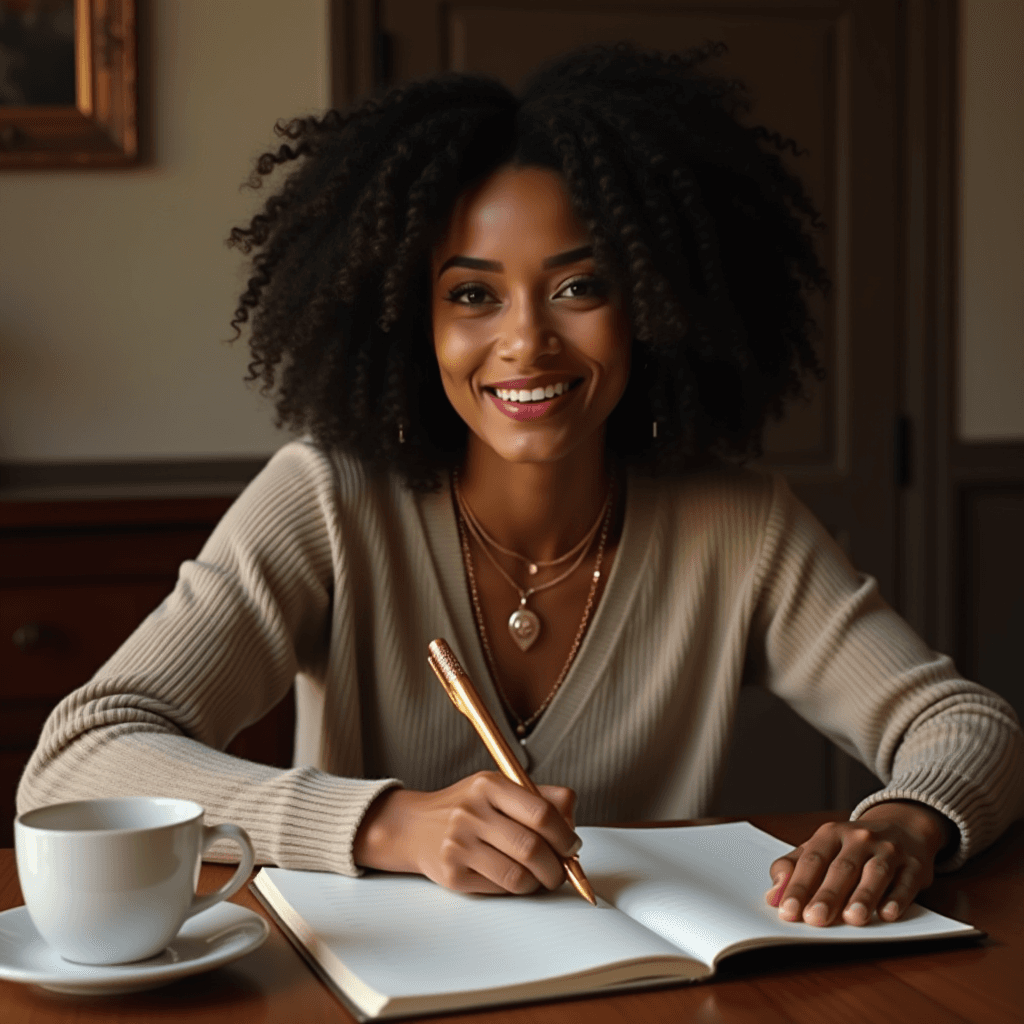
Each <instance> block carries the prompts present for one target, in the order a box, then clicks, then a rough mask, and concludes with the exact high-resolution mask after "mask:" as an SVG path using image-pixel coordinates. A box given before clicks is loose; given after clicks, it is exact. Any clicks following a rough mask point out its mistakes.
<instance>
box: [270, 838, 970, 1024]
mask: <svg viewBox="0 0 1024 1024" xmlns="http://www.w3.org/2000/svg"><path fill="white" fill-rule="evenodd" d="M578 832H579V834H580V836H581V838H582V839H583V849H582V850H581V852H580V860H581V862H582V864H583V868H584V870H585V871H586V873H587V877H588V878H589V879H590V882H591V884H592V885H593V887H594V890H595V892H596V893H597V894H598V897H599V899H598V907H597V909H595V908H594V907H592V906H590V905H589V904H588V903H585V902H584V901H583V900H582V899H580V897H579V896H578V895H577V894H576V893H575V892H574V891H573V889H572V888H571V887H570V886H569V885H564V886H562V888H561V889H560V890H558V891H557V892H553V893H548V892H545V893H542V894H539V895H536V896H527V897H495V896H465V895H460V894H457V893H452V892H449V891H448V890H446V889H443V888H441V887H440V886H437V885H435V884H434V883H432V882H429V881H427V880H426V879H424V878H421V877H418V876H409V875H368V876H366V877H363V878H344V877H341V876H339V875H331V874H322V873H319V872H308V871H287V870H284V869H282V868H264V869H263V870H262V871H261V872H260V873H259V875H257V877H256V879H255V882H254V883H253V884H254V887H255V890H256V892H257V895H259V896H260V898H261V899H262V901H263V902H264V904H265V905H267V906H268V907H269V908H270V909H271V910H272V911H273V913H274V914H275V916H276V917H277V918H278V920H279V921H280V922H281V923H282V924H283V925H284V926H285V928H286V930H287V931H289V932H290V933H291V937H292V938H293V940H294V941H295V942H296V944H297V945H298V947H299V949H300V951H301V952H303V953H304V955H305V956H306V957H307V959H308V960H309V961H310V962H311V963H312V964H313V966H314V968H315V969H316V970H317V972H318V973H319V974H320V976H321V977H323V978H324V980H325V981H327V982H328V984H330V985H332V986H333V987H334V988H335V990H336V991H338V992H339V993H340V994H341V995H342V996H343V998H345V999H346V1000H347V1001H348V1003H349V1005H350V1007H351V1008H354V1011H358V1013H359V1014H360V1015H361V1016H362V1017H363V1018H367V1017H403V1016H411V1015H415V1014H422V1013H438V1012H441V1011H445V1010H457V1009H466V1008H468V1007H479V1006H487V1005H494V1004H498V1003H512V1002H526V1001H529V1000H537V999H546V998H553V997H556V996H565V995H574V994H584V993H595V992H601V991H608V990H611V989H613V988H622V987H636V986H639V985H643V984H652V983H661V984H664V983H665V982H666V981H671V980H678V981H697V980H700V979H702V978H707V977H709V976H710V975H712V974H714V972H715V965H716V964H717V963H718V961H719V960H721V959H722V958H723V957H725V956H728V955H729V954H731V953H737V952H739V951H741V950H746V949H753V948H756V947H758V946H774V945H782V944H785V943H808V942H813V943H834V942H885V941H893V942H897V941H901V940H907V939H924V938H938V937H949V936H966V935H980V934H981V933H980V932H978V931H977V930H976V929H974V928H971V927H970V926H969V925H966V924H961V923H960V922H959V921H953V920H950V919H949V918H947V917H942V916H941V915H939V914H935V913H932V912H931V911H929V910H925V909H924V908H922V907H919V906H917V905H916V904H915V905H914V906H913V907H911V908H910V910H909V911H908V912H907V913H906V914H905V915H904V917H903V919H902V920H900V921H897V922H895V923H882V922H881V921H878V920H877V918H876V920H875V921H874V922H873V923H872V924H869V925H867V926H865V927H863V928H854V927H852V926H850V925H842V924H841V925H834V926H832V927H830V928H826V929H822V928H812V927H811V926H810V925H805V924H792V923H787V922H784V921H780V920H779V917H778V912H777V911H775V910H774V909H772V908H771V907H769V906H768V905H767V904H766V903H765V898H764V894H765V890H766V889H767V888H768V885H769V884H770V881H769V878H768V866H769V864H771V862H772V861H773V860H775V858H776V857H778V856H779V855H780V854H782V853H785V852H786V851H788V850H789V849H791V847H790V846H787V844H785V843H783V842H780V841H779V840H778V839H775V838H773V837H772V836H769V835H767V834H766V833H764V832H762V831H760V830H759V829H756V828H754V826H753V825H750V824H748V823H746V822H738V823H734V824H727V825H701V826H693V827H689V828H664V829H617V828H587V827H581V828H579V829H578Z"/></svg>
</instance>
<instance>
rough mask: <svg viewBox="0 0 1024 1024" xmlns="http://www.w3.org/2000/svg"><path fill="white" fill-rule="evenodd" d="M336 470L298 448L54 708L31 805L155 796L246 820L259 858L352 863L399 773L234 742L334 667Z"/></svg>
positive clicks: (277, 460)
mask: <svg viewBox="0 0 1024 1024" xmlns="http://www.w3.org/2000/svg"><path fill="white" fill-rule="evenodd" d="M336 495H337V486H336V482H335V479H334V472H333V468H332V466H331V464H330V462H329V460H328V459H326V458H325V457H324V456H323V455H322V454H321V453H319V452H318V451H317V450H316V449H314V448H313V447H311V446H310V445H306V444H291V445H288V446H286V447H285V448H283V449H282V450H281V451H280V452H279V453H278V454H277V455H276V456H275V457H274V458H273V459H272V460H271V461H270V463H269V464H268V466H267V467H266V468H265V469H264V470H263V472H262V473H261V474H260V475H259V476H258V477H257V478H256V480H254V481H253V483H252V484H250V486H249V487H248V488H247V489H246V491H245V492H244V494H243V495H242V496H241V497H240V498H239V500H238V501H237V502H236V503H235V505H234V506H233V507H232V508H231V509H230V510H229V512H228V513H227V515H226V516H225V517H224V519H223V521H222V522H221V523H220V524H219V525H218V527H217V528H216V530H215V531H214V533H213V535H212V536H211V537H210V540H209V541H208V542H207V544H206V545H205V546H204V548H203V551H202V552H201V554H200V555H199V557H198V558H197V559H196V560H194V561H191V562H186V563H185V564H184V565H183V566H182V569H181V573H180V577H179V580H178V584H177V586H176V587H175V589H174V591H173V593H172V594H171V595H170V596H169V597H168V598H167V599H166V600H165V601H164V602H163V603H162V604H161V605H160V607H159V608H157V609H156V610H155V611H154V612H153V613H152V614H151V615H150V616H149V617H148V618H147V619H146V620H145V622H143V623H142V625H141V626H140V627H139V628H138V630H137V631H136V632H135V633H134V634H133V635H132V636H131V637H130V638H129V639H128V640H127V641H126V643H125V644H124V645H123V646H122V647H121V649H120V650H119V651H117V653H116V654H115V655H114V656H113V657H112V658H111V659H110V660H109V661H108V662H107V663H106V664H105V665H104V666H103V667H102V668H101V669H100V670H99V672H97V674H96V676H95V677H94V678H93V679H92V680H91V681H90V682H89V683H87V684H86V685H85V686H83V687H81V688H80V689H78V690H76V691H75V692H74V693H72V694H70V695H69V696H68V697H67V698H65V699H64V700H63V701H62V702H61V703H60V704H59V705H58V706H57V708H56V709H55V710H54V711H53V713H52V714H51V715H50V717H49V719H48V721H47V723H46V725H45V726H44V729H43V733H42V736H41V737H40V740H39V744H38V746H37V748H36V750H35V752H34V753H33V755H32V758H31V760H30V762H29V764H28V767H27V769H26V771H25V774H24V776H23V778H22V780H21V784H20V786H19V790H18V809H19V811H21V810H26V809H28V808H30V807H33V806H38V805H40V804H45V803H51V802H55V801H61V800H72V799H77V798H86V797H96V796H106V795H126V794H150V795H166V796H179V797H187V798H189V799H193V800H196V801H197V802H199V803H201V804H202V805H203V806H204V808H205V809H206V817H207V820H208V821H210V822H217V821H224V820H230V821H234V822H237V823H238V824H240V825H241V826H242V827H243V828H245V829H246V830H247V831H248V832H249V833H250V835H251V836H252V839H253V842H254V844H255V846H256V850H257V854H258V857H259V859H260V860H261V861H264V862H273V863H276V864H280V865H283V866H287V867H297V868H310V869H319V870H333V871H342V872H348V873H352V872H355V871H356V870H357V869H356V867H355V865H354V863H353V861H352V857H351V845H352V841H353V837H354V835H355V830H356V828H357V826H358V824H359V822H360V821H361V819H362V816H363V814H364V813H365V810H366V808H367V807H368V806H369V804H370V803H371V802H372V801H373V800H374V799H375V798H376V796H377V795H378V794H379V793H380V792H381V791H382V790H383V789H385V788H387V787H389V786H392V785H394V784H395V783H394V780H363V779H343V778H338V777H336V776H332V775H329V774H328V773H326V772H323V771H319V770H317V769H315V768H295V769H290V770H281V769H277V768H271V767H268V766H265V765H259V764H254V763H252V762H248V761H243V760H240V759H238V758H235V757H231V756H230V755H228V754H225V753H223V750H224V748H225V747H226V746H227V744H228V743H229V742H230V741H231V739H232V738H233V737H234V736H235V735H236V734H237V733H238V732H239V731H240V730H241V729H243V728H244V727H245V726H247V725H249V724H250V723H252V722H255V721H257V720H258V719H259V718H261V717H262V716H263V715H264V714H265V713H266V712H267V711H269V710H270V709H271V708H272V707H273V706H274V705H275V704H276V703H277V702H278V701H279V700H282V699H284V698H285V697H286V695H287V694H288V693H289V691H290V689H291V687H292V685H293V683H294V680H295V676H296V673H297V672H305V673H307V674H308V675H310V676H312V677H314V678H315V677H317V676H320V675H322V674H323V673H324V672H325V669H326V664H327V656H328V651H327V646H328V638H329V636H330V635H331V634H330V615H331V600H332V590H333V586H334V574H335V573H336V572H338V571H343V569H344V566H343V565H341V564H340V563H341V562H342V561H343V553H341V542H340V538H339V537H338V528H337V516H336V515H335V512H334V507H333V506H334V503H335V502H336V500H337V499H336Z"/></svg>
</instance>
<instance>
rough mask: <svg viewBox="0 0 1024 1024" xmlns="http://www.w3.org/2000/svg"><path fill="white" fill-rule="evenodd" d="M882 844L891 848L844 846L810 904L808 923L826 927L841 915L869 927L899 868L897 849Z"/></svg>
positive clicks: (848, 921)
mask: <svg viewBox="0 0 1024 1024" xmlns="http://www.w3.org/2000/svg"><path fill="white" fill-rule="evenodd" d="M882 845H883V847H888V848H887V849H881V850H875V851H872V850H871V849H870V848H868V847H865V846H864V845H863V844H860V843H846V844H844V845H843V847H842V849H841V850H840V851H839V853H838V854H837V855H836V857H835V859H834V860H833V861H832V863H831V864H830V865H829V866H828V871H826V873H825V878H824V879H823V880H822V883H821V885H820V886H819V887H818V890H817V892H815V893H814V895H813V896H811V897H810V898H809V899H808V901H807V906H806V908H805V909H804V913H803V918H804V921H805V922H806V923H807V924H812V925H815V926H816V927H819V928H820V927H824V926H825V925H829V924H831V923H832V922H833V921H834V920H835V919H836V918H837V917H838V916H839V914H840V913H842V914H843V917H844V920H846V921H847V923H849V924H867V922H868V921H870V920H871V915H872V913H874V909H875V905H876V904H877V903H878V899H879V897H880V896H881V895H882V893H883V892H884V891H885V888H886V886H888V884H889V882H890V881H892V876H893V872H894V870H895V867H896V863H895V849H893V848H892V847H891V845H890V844H882ZM851 893H853V894H854V895H853V896H852V897H851ZM858 894H859V895H858Z"/></svg>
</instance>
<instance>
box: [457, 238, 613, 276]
mask: <svg viewBox="0 0 1024 1024" xmlns="http://www.w3.org/2000/svg"><path fill="white" fill-rule="evenodd" d="M593 255H594V247H593V246H592V245H581V246H580V247H579V248H577V249H569V250H568V251H567V252H560V253H559V254H558V255H557V256H549V257H548V258H547V259H546V260H544V262H543V264H542V266H543V267H544V269H545V270H550V269H551V268H552V267H563V266H565V264H567V263H576V262H577V261H578V260H585V259H589V258H590V257H591V256H593ZM449 267H464V268H465V269H466V270H486V271H490V272H491V273H495V274H500V273H502V272H503V271H504V269H505V267H504V266H503V265H502V264H501V263H499V262H498V261H497V260H478V259H476V258H475V257H474V256H451V257H449V258H448V259H446V260H445V261H444V263H442V264H441V269H440V270H439V271H438V272H437V276H438V277H440V276H441V275H442V274H443V273H444V272H445V271H446V270H447V269H448V268H449Z"/></svg>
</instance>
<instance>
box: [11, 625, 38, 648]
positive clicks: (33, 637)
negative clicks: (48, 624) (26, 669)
mask: <svg viewBox="0 0 1024 1024" xmlns="http://www.w3.org/2000/svg"><path fill="white" fill-rule="evenodd" d="M44 635H45V630H44V629H43V627H42V626H41V625H40V624H39V623H38V622H26V623H25V625H24V626H19V627H18V628H17V629H16V630H15V631H14V635H13V636H12V637H11V640H13V641H14V646H15V647H17V648H18V650H19V651H32V650H35V648H37V647H40V646H42V643H43V637H44Z"/></svg>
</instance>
